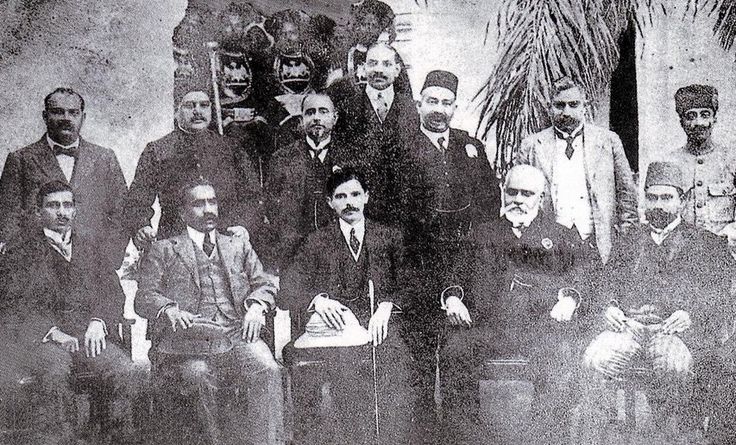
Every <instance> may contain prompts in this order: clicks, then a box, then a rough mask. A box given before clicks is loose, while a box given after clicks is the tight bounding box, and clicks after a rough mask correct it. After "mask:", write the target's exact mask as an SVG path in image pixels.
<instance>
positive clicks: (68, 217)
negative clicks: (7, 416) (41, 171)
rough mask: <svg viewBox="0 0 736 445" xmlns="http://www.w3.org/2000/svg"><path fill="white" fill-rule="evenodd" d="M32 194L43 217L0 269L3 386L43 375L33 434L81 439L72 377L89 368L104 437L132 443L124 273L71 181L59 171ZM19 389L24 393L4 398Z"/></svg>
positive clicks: (53, 439)
mask: <svg viewBox="0 0 736 445" xmlns="http://www.w3.org/2000/svg"><path fill="white" fill-rule="evenodd" d="M35 196H36V200H37V201H36V204H35V206H34V208H36V211H35V215H34V216H35V221H37V223H38V224H37V225H33V228H32V229H29V231H28V232H27V233H25V234H24V236H23V237H22V238H18V239H15V240H14V241H13V242H11V243H10V244H9V247H8V251H7V253H6V255H5V256H4V257H3V263H2V270H1V271H0V272H1V273H0V290H1V291H2V295H3V297H2V302H0V314H1V315H0V318H2V327H0V335H2V338H3V345H2V346H0V350H1V351H0V353H1V354H2V357H3V365H2V366H0V379H2V385H0V386H1V387H2V388H3V392H5V391H8V392H10V393H11V394H12V393H13V392H14V391H19V389H20V387H21V386H22V381H23V379H25V378H27V377H33V378H36V379H37V381H36V382H35V383H33V388H34V389H38V390H40V392H41V394H42V397H41V401H40V403H39V402H38V401H37V402H36V404H37V406H35V407H34V410H36V411H37V412H35V414H37V416H34V417H35V420H34V434H35V435H34V437H33V440H32V441H31V442H33V443H61V444H67V443H76V441H73V442H72V439H73V437H72V433H73V422H74V421H75V419H76V417H75V414H74V411H73V410H72V409H71V406H72V402H73V399H74V391H73V389H72V388H71V387H70V381H69V378H70V375H72V376H74V375H78V374H80V373H87V372H91V373H92V374H93V375H94V380H93V383H92V386H91V391H92V393H93V394H94V395H93V397H94V398H95V399H97V400H100V399H102V400H105V402H104V403H103V405H102V406H100V408H102V410H103V411H102V412H101V413H100V414H104V418H105V421H103V422H102V425H101V427H102V430H101V431H100V433H101V437H100V438H99V439H100V443H134V442H133V441H134V440H135V436H134V430H133V427H132V424H131V422H132V410H131V408H132V402H133V399H134V396H135V393H136V386H135V382H136V381H137V379H136V374H137V371H136V368H135V366H134V364H133V362H132V361H131V359H130V356H129V354H128V353H127V352H126V351H125V350H124V349H123V347H122V345H121V341H120V339H119V338H118V322H119V321H120V320H121V319H122V314H123V303H124V301H125V296H124V295H123V290H122V288H121V287H120V281H119V280H118V277H117V275H116V274H115V271H114V270H113V269H111V268H110V267H109V264H108V263H107V262H106V261H105V260H104V259H103V258H102V255H103V252H101V251H100V250H99V249H98V246H97V245H96V244H94V243H92V242H90V240H88V239H85V236H86V235H84V234H83V233H80V231H78V230H77V229H76V226H75V224H74V222H75V219H76V215H77V206H76V200H75V196H74V192H73V190H72V186H70V185H69V184H68V183H67V182H66V181H61V180H54V181H51V182H47V183H45V184H43V185H41V186H40V187H39V189H38V190H37V191H36V192H35ZM26 396H27V395H26ZM16 397H23V395H19V394H16V395H15V396H10V397H2V399H3V400H4V402H6V403H11V402H10V400H12V399H14V398H16ZM4 409H5V407H4ZM46 440H48V441H46ZM118 441H120V442H118ZM136 443H137V442H136Z"/></svg>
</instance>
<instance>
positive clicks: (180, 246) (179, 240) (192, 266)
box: [172, 234, 200, 287]
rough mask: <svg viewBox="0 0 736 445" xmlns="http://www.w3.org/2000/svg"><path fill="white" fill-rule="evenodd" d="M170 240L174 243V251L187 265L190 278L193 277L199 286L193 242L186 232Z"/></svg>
mask: <svg viewBox="0 0 736 445" xmlns="http://www.w3.org/2000/svg"><path fill="white" fill-rule="evenodd" d="M172 242H173V244H174V246H173V249H174V252H176V254H177V255H179V258H181V260H182V262H183V263H184V265H186V266H187V269H189V272H191V274H192V278H194V282H195V283H196V284H197V287H199V286H200V285H199V267H198V266H197V258H196V257H195V256H194V243H193V242H192V240H191V239H189V236H188V235H186V234H184V235H179V236H177V237H174V238H173V239H172Z"/></svg>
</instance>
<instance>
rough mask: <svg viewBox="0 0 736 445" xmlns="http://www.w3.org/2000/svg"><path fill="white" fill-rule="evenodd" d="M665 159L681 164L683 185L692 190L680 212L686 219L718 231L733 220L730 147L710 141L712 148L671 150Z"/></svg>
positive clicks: (735, 194) (734, 171) (735, 161)
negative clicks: (702, 150) (695, 150)
mask: <svg viewBox="0 0 736 445" xmlns="http://www.w3.org/2000/svg"><path fill="white" fill-rule="evenodd" d="M667 159H668V160H670V161H671V162H674V163H676V164H678V165H679V166H680V169H681V170H682V175H683V180H684V181H685V186H686V187H689V188H690V190H691V191H690V195H689V197H688V200H687V205H686V206H685V209H684V211H683V212H682V217H683V219H684V220H685V221H687V222H688V223H690V224H693V225H695V226H698V227H702V228H704V229H706V230H708V231H710V232H713V233H718V232H719V231H721V229H723V227H724V226H726V225H727V224H729V223H731V222H733V221H734V220H736V217H734V211H735V210H736V205H735V204H736V153H735V152H734V151H733V150H731V149H729V148H728V147H726V146H724V145H721V144H713V150H711V151H709V152H707V153H703V154H697V155H696V154H693V153H691V152H689V151H688V150H687V148H686V147H681V148H679V149H677V150H675V151H673V152H671V153H670V154H669V156H668V157H667Z"/></svg>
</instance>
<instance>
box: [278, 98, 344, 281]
mask: <svg viewBox="0 0 736 445" xmlns="http://www.w3.org/2000/svg"><path fill="white" fill-rule="evenodd" d="M301 108H302V113H301V126H302V130H303V132H304V134H303V136H302V138H301V139H300V140H298V141H295V142H294V143H292V144H290V145H288V146H286V147H283V148H281V149H279V150H278V151H277V152H276V154H275V156H274V158H273V164H272V171H271V175H270V179H269V182H268V184H267V186H266V193H267V195H268V196H269V199H268V204H267V212H268V218H269V221H271V224H272V227H273V228H274V230H275V231H276V232H277V240H276V242H275V244H274V248H273V251H274V254H275V255H276V256H278V258H279V261H278V264H279V266H280V267H281V268H282V269H283V268H284V267H286V266H287V265H288V264H287V263H288V262H290V261H291V259H293V258H294V255H295V254H296V253H297V250H298V248H299V247H300V246H301V244H302V242H303V241H304V239H306V237H307V235H309V234H310V233H311V232H314V231H315V230H317V229H320V228H322V227H324V226H327V225H329V224H331V223H332V222H333V221H334V219H335V212H334V211H333V210H332V209H331V208H330V207H329V205H328V203H327V201H326V200H325V198H324V189H325V183H326V182H327V178H328V177H329V176H330V174H332V172H333V170H334V169H335V168H336V167H337V166H338V165H339V164H340V162H341V160H342V159H343V158H344V157H345V150H344V148H343V147H342V145H341V143H340V141H337V140H335V138H334V137H333V134H332V129H333V128H334V126H335V123H336V122H337V120H338V115H337V112H336V111H335V106H334V105H333V103H332V99H330V97H329V96H327V95H325V94H309V95H307V96H305V97H304V100H303V101H302V107H301Z"/></svg>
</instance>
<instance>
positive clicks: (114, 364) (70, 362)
mask: <svg viewBox="0 0 736 445" xmlns="http://www.w3.org/2000/svg"><path fill="white" fill-rule="evenodd" d="M80 346H81V347H82V349H83V345H80ZM0 350H1V351H2V355H3V365H2V366H1V367H0V388H2V389H0V394H2V399H3V402H7V401H9V400H17V399H18V398H19V397H23V395H21V393H20V391H22V387H23V380H24V379H27V378H28V377H31V378H33V379H35V381H36V383H35V384H34V386H33V389H34V392H35V393H37V394H38V395H39V400H38V402H39V403H33V406H32V407H31V411H32V413H33V417H34V419H36V420H34V423H33V424H34V432H33V433H32V434H33V440H32V441H33V442H34V443H60V444H64V443H76V442H74V440H75V439H74V438H73V436H74V428H73V426H74V425H73V424H74V422H75V421H76V414H75V413H76V410H75V406H74V405H73V400H74V391H73V388H72V387H71V386H70V377H74V376H80V375H85V374H87V375H90V376H91V379H90V381H89V382H85V383H87V384H88V391H89V393H90V395H91V397H92V398H94V399H95V400H98V401H102V402H105V403H104V404H103V406H101V407H99V408H101V409H104V410H106V411H107V412H106V413H105V414H106V415H103V416H102V419H103V420H104V423H103V424H102V425H101V431H100V436H101V437H100V438H99V441H100V442H101V443H131V442H130V441H132V440H133V437H134V435H135V431H134V429H133V425H132V420H133V412H132V411H133V410H132V408H133V406H132V405H133V401H134V399H135V396H136V395H137V394H138V390H139V388H138V382H140V381H141V376H142V375H143V372H142V370H141V369H140V368H138V367H136V366H135V365H134V364H133V362H132V361H131V359H130V356H129V355H128V354H127V353H126V352H125V351H124V350H123V349H122V348H121V347H120V346H118V345H117V344H115V343H113V342H111V341H108V343H107V348H106V349H104V350H103V351H102V353H101V354H100V355H99V356H97V357H94V358H92V357H87V356H86V355H85V353H84V352H83V350H82V351H80V352H76V353H74V354H70V353H69V352H67V351H65V350H64V349H63V348H62V347H60V346H58V345H56V344H55V343H52V342H48V343H41V342H40V341H24V340H22V341H19V342H15V343H12V342H10V343H5V344H4V345H3V346H2V347H0Z"/></svg>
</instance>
